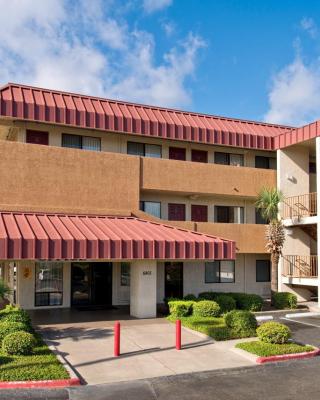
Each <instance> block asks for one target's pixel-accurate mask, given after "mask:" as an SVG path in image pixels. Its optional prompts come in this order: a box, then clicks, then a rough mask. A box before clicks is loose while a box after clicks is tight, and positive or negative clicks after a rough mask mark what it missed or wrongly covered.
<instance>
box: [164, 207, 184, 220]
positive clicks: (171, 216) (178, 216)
mask: <svg viewBox="0 0 320 400" xmlns="http://www.w3.org/2000/svg"><path fill="white" fill-rule="evenodd" d="M168 220H169V221H185V220H186V206H185V204H174V203H169V204H168Z"/></svg>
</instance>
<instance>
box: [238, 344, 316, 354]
mask: <svg viewBox="0 0 320 400" xmlns="http://www.w3.org/2000/svg"><path fill="white" fill-rule="evenodd" d="M236 347H237V348H238V349H242V350H245V351H247V352H248V353H252V354H255V355H257V356H260V357H268V356H280V355H284V354H294V353H304V352H309V351H313V350H314V347H312V346H303V345H300V344H296V343H284V344H273V343H264V342H259V341H253V342H244V343H238V344H237V345H236Z"/></svg>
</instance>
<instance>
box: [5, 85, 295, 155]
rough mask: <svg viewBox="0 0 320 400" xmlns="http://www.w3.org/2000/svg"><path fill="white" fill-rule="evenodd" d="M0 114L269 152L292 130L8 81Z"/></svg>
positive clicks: (273, 125)
mask: <svg viewBox="0 0 320 400" xmlns="http://www.w3.org/2000/svg"><path fill="white" fill-rule="evenodd" d="M0 116H3V117H11V118H16V119H22V120H29V121H38V122H47V123H50V124H62V125H68V126H76V127H80V128H90V129H99V130H103V131H108V132H122V133H128V134H134V135H142V136H152V137H159V138H162V139H174V140H182V141H189V142H197V143H207V144H217V145H223V146H233V147H243V148H254V149H261V150H273V149H274V140H275V137H277V136H278V135H279V134H286V133H287V132H291V128H290V127H287V126H282V125H275V124H267V123H264V122H255V121H246V120H241V119H237V118H226V117H218V116H214V115H207V114H200V113H194V112H188V111H180V110H173V109H168V108H162V107H155V106H147V105H143V104H136V103H128V102H123V101H117V100H109V99H102V98H97V97H92V96H84V95H80V94H74V93H66V92H61V91H56V90H50V89H41V88H36V87H31V86H25V85H19V84H15V83H9V84H8V85H6V86H4V87H2V88H0Z"/></svg>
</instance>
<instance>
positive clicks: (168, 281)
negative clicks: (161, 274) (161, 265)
mask: <svg viewBox="0 0 320 400" xmlns="http://www.w3.org/2000/svg"><path fill="white" fill-rule="evenodd" d="M164 287H165V297H166V298H167V297H175V298H178V299H179V298H182V297H183V263H182V262H172V263H169V262H168V263H165V285H164Z"/></svg>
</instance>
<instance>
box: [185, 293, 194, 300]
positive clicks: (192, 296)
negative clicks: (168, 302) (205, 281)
mask: <svg viewBox="0 0 320 400" xmlns="http://www.w3.org/2000/svg"><path fill="white" fill-rule="evenodd" d="M183 300H190V301H197V297H196V296H195V295H194V294H187V295H185V296H184V298H183Z"/></svg>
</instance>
